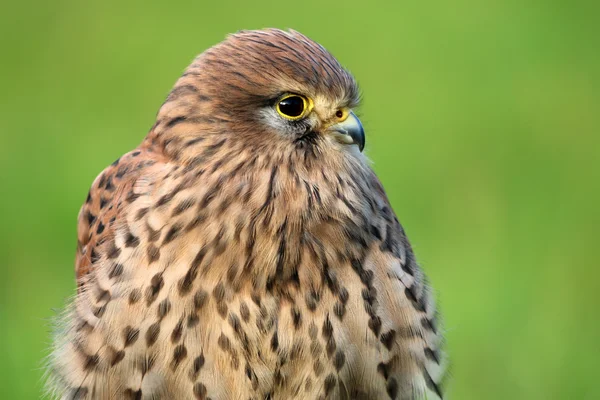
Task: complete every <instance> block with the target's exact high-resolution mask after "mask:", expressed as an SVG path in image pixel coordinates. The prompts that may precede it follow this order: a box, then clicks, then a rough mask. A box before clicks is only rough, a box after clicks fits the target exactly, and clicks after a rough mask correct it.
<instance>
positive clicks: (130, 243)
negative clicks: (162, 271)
mask: <svg viewBox="0 0 600 400" xmlns="http://www.w3.org/2000/svg"><path fill="white" fill-rule="evenodd" d="M139 244H140V239H139V238H138V237H137V236H133V234H132V233H131V232H127V235H126V236H125V247H137V246H138V245H139Z"/></svg>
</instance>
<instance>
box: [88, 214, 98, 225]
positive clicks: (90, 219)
mask: <svg viewBox="0 0 600 400" xmlns="http://www.w3.org/2000/svg"><path fill="white" fill-rule="evenodd" d="M86 218H87V222H88V225H92V224H93V223H94V222H95V221H96V216H95V215H94V214H92V213H91V212H89V211H88V212H87V215H86Z"/></svg>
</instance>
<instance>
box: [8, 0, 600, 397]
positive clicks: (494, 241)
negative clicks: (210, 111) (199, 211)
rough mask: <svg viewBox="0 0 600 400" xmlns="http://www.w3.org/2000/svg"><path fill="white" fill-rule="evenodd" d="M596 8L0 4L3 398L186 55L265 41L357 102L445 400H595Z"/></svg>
mask: <svg viewBox="0 0 600 400" xmlns="http://www.w3.org/2000/svg"><path fill="white" fill-rule="evenodd" d="M203 3H205V4H203ZM595 4H598V3H597V2H592V1H590V2H588V3H587V4H586V3H585V2H572V1H529V2H523V1H504V2H497V1H479V2H476V1H464V0H457V1H451V2H437V3H436V2H434V3H432V2H405V3H402V2H389V3H385V4H384V3H377V2H367V1H360V2H359V1H351V0H347V1H343V2H329V3H324V2H322V1H312V0H310V1H309V0H305V1H301V2H284V1H278V2H271V3H268V4H265V3H257V2H254V1H239V2H227V1H214V2H210V3H207V2H202V1H200V0H196V1H188V2H156V3H150V2H148V1H129V2H125V1H124V2H120V1H97V2H90V1H77V0H70V1H65V0H62V1H37V2H35V1H22V2H20V3H18V5H17V3H9V2H4V4H3V6H2V8H3V10H2V12H1V14H2V15H1V16H0V43H1V46H0V49H1V56H0V57H1V58H0V77H1V78H0V79H1V86H0V87H1V88H2V95H1V96H0V135H1V136H0V171H1V172H0V190H1V196H0V226H1V229H0V250H1V251H0V268H1V270H0V272H1V275H0V398H2V399H35V398H38V397H39V393H40V387H41V385H40V381H41V376H42V372H43V369H42V358H43V357H44V355H45V354H46V349H47V346H48V342H49V336H48V320H49V318H50V317H51V316H52V315H53V310H54V309H56V308H59V307H61V305H62V304H63V303H64V301H65V298H66V297H67V296H68V295H69V294H71V293H73V291H74V279H73V259H74V250H75V237H76V234H75V230H76V216H77V212H78V209H79V206H80V204H81V203H82V201H83V200H84V198H85V195H86V193H87V189H88V186H89V184H90V183H91V182H92V180H93V178H94V177H95V176H96V174H97V173H98V172H100V171H101V170H102V169H103V168H104V167H105V166H106V165H108V164H109V163H110V162H112V161H113V160H114V159H116V158H117V157H118V156H119V155H121V154H122V153H124V152H126V151H128V150H130V149H132V148H133V147H135V146H136V145H137V143H139V142H140V141H141V139H142V138H143V136H144V135H145V132H147V130H148V129H149V127H150V126H151V125H152V123H153V119H154V115H155V113H156V111H157V109H158V107H159V106H160V104H161V103H162V101H163V99H164V98H165V96H166V95H167V93H168V91H169V89H170V87H171V85H172V84H173V83H174V81H175V79H176V78H177V77H178V76H179V75H180V74H181V72H182V70H183V69H184V68H185V66H186V65H187V64H188V63H189V62H190V61H191V60H192V58H193V57H194V56H195V55H196V54H197V53H199V52H201V51H202V50H204V49H206V48H207V47H209V46H211V45H212V44H214V43H216V42H218V41H220V40H221V39H222V38H223V37H224V35H225V34H226V33H228V32H233V31H236V30H238V29H241V28H261V27H266V26H276V27H282V28H286V27H291V28H294V29H297V30H299V31H301V32H303V33H305V34H307V35H309V36H311V37H312V38H314V39H316V40H317V41H319V42H320V43H322V44H323V45H324V46H326V47H327V48H328V49H329V50H330V51H332V52H333V53H334V54H335V55H336V56H337V57H338V58H339V59H340V61H341V62H342V63H343V64H344V65H345V66H347V67H348V68H349V69H350V70H351V71H352V72H353V73H354V74H355V76H356V77H357V80H358V81H359V83H360V84H361V87H362V91H363V94H364V104H363V106H362V108H361V110H360V115H361V116H362V120H363V122H364V124H365V127H366V130H367V142H368V144H367V153H368V155H369V157H370V158H371V159H372V160H373V162H374V168H375V170H376V171H377V173H378V174H379V176H380V177H381V179H382V181H383V183H384V185H385V187H386V188H387V190H388V193H389V196H390V198H391V201H392V203H393V205H394V208H395V210H396V212H397V214H398V216H399V218H400V220H401V221H402V222H403V224H404V226H405V228H406V230H407V232H408V233H409V235H410V238H411V240H412V242H413V244H414V247H415V250H416V252H417V256H418V258H419V259H420V261H421V263H422V265H423V266H424V268H425V269H426V271H427V272H428V274H429V276H430V278H431V281H432V283H433V285H434V287H435V289H436V291H437V293H438V298H439V300H440V305H441V309H442V311H443V315H444V317H445V320H446V328H447V348H448V351H449V353H450V356H451V359H452V368H451V378H450V380H449V390H450V394H451V395H450V398H453V399H461V400H463V399H598V398H600V385H598V384H597V383H596V380H597V375H598V372H599V367H598V365H599V364H598V359H599V358H600V357H599V356H600V354H599V353H600V351H599V349H600V347H599V345H598V339H599V338H600V318H599V316H600V312H599V311H598V308H599V306H600V294H599V292H600V283H599V279H600V265H599V264H600V263H599V262H598V251H597V250H598V244H597V242H598V240H599V239H600V234H599V233H598V232H599V227H600V213H599V212H598V205H599V201H598V200H599V197H600V196H599V195H600V165H599V164H600V163H599V159H600V28H599V27H598V26H599V25H598V15H600V14H599V11H600V7H598V6H596V5H595Z"/></svg>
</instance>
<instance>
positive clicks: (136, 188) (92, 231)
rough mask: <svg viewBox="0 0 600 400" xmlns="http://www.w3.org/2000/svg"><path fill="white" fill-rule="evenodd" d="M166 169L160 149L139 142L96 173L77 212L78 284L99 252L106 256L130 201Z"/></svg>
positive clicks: (129, 208) (153, 185)
mask: <svg viewBox="0 0 600 400" xmlns="http://www.w3.org/2000/svg"><path fill="white" fill-rule="evenodd" d="M167 169H168V163H167V161H166V159H165V157H164V156H163V155H162V154H161V153H160V152H157V151H155V150H154V149H152V148H148V147H145V146H141V147H138V148H136V149H134V150H132V151H130V152H128V153H125V154H124V155H123V156H121V157H119V158H118V159H117V160H115V161H114V162H113V163H112V164H110V165H109V166H108V167H106V168H105V169H104V170H103V171H102V172H101V173H100V174H99V175H98V176H97V177H96V179H95V180H94V182H93V183H92V186H91V188H90V190H89V192H88V195H87V198H86V200H85V202H84V203H83V205H82V206H81V209H80V211H79V216H78V223H77V253H76V259H75V272H76V276H77V281H78V284H79V285H81V284H82V283H83V282H84V278H85V276H86V275H87V274H88V273H89V272H90V271H91V269H92V268H93V265H94V264H95V263H97V262H98V260H99V259H100V258H101V257H102V256H105V257H106V256H109V254H106V253H108V252H110V251H111V249H110V243H111V241H112V242H114V235H115V232H116V229H117V227H118V226H120V225H122V224H123V223H126V220H127V213H129V212H131V210H132V209H133V208H132V207H131V204H132V203H133V202H134V201H135V200H136V199H138V198H139V197H140V196H143V195H147V194H148V193H149V192H151V191H153V190H154V189H155V185H156V184H157V183H158V182H159V181H160V178H161V177H162V176H163V175H164V174H165V171H166V170H167ZM132 240H135V239H132ZM113 247H114V245H113Z"/></svg>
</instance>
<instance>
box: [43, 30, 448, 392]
mask: <svg viewBox="0 0 600 400" xmlns="http://www.w3.org/2000/svg"><path fill="white" fill-rule="evenodd" d="M358 101H359V91H358V88H357V85H356V83H355V80H354V79H353V77H352V76H351V75H350V73H349V72H348V71H346V70H345V69H344V68H343V67H342V66H341V65H340V64H339V62H338V61H337V60H336V59H335V58H334V57H333V56H332V55H331V54H330V53H329V52H327V50H325V49H324V48H323V47H322V46H320V45H319V44H317V43H315V42H313V41H312V40H310V39H308V38H307V37H306V36H303V35H302V34H300V33H298V32H295V31H289V32H288V31H281V30H276V29H268V30H262V31H242V32H239V33H237V34H234V35H231V36H229V37H228V38H227V39H226V40H225V41H224V42H222V43H220V44H217V45H216V46H214V47H212V48H210V49H209V50H207V51H205V52H204V53H202V54H201V55H200V56H198V57H197V58H196V59H195V60H194V61H193V63H192V64H191V66H189V67H188V68H187V70H186V71H185V73H184V74H183V76H181V78H179V80H178V81H177V83H176V85H175V87H174V88H173V90H172V91H171V93H170V94H169V96H168V97H167V99H166V101H165V102H164V104H163V105H162V106H161V108H160V111H159V112H158V115H157V118H156V123H155V124H154V126H153V127H152V128H151V130H150V132H149V133H148V135H147V136H146V138H145V139H144V140H143V141H142V143H141V144H140V145H139V146H138V147H137V148H136V149H134V150H133V151H131V152H129V153H126V154H125V155H123V156H122V157H121V158H119V159H118V160H116V161H115V162H114V163H112V164H111V165H110V166H109V167H108V168H106V169H105V170H104V171H103V172H102V173H101V174H100V175H99V176H98V177H97V178H96V180H95V181H94V183H93V184H92V187H91V189H90V192H89V194H88V196H87V200H86V201H85V204H84V205H83V207H82V208H81V211H80V214H79V222H78V242H77V256H76V267H75V269H76V275H77V284H78V290H77V295H76V296H75V298H74V300H73V301H72V303H71V304H70V305H69V306H68V307H67V308H66V310H65V312H64V313H63V316H62V317H61V318H59V321H58V323H57V326H58V328H57V333H56V335H55V337H54V345H53V350H52V354H51V356H50V361H49V364H50V368H49V370H50V372H49V375H50V379H49V384H48V387H49V392H50V393H51V395H52V396H54V397H56V398H61V399H125V398H131V399H213V400H221V399H244V400H247V399H256V400H263V399H386V398H389V399H420V398H427V399H436V398H441V397H442V391H441V387H440V382H441V380H442V378H443V370H444V368H443V364H444V360H443V357H442V355H441V351H440V345H441V333H440V328H439V327H438V323H437V322H436V315H437V314H436V310H435V305H434V302H433V300H432V296H431V294H430V290H429V288H428V286H427V283H426V280H425V277H424V275H423V272H422V271H421V269H420V268H419V267H418V265H417V263H416V261H415V257H414V255H413V251H412V249H411V246H410V244H409V242H408V240H407V238H406V235H405V233H404V230H403V229H402V227H401V225H400V223H399V222H398V219H397V218H396V216H395V215H394V212H393V210H392V208H391V206H390V203H389V201H388V199H387V197H386V194H385V192H384V189H383V187H382V185H381V183H380V182H379V180H378V179H377V177H376V176H375V174H374V173H373V171H372V170H371V168H370V167H369V162H368V160H367V159H366V157H365V156H364V155H363V153H362V150H363V147H364V145H365V136H364V130H363V127H362V125H361V123H360V121H359V119H358V118H357V117H356V115H355V114H354V112H353V109H354V108H355V107H356V106H357V105H358Z"/></svg>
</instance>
